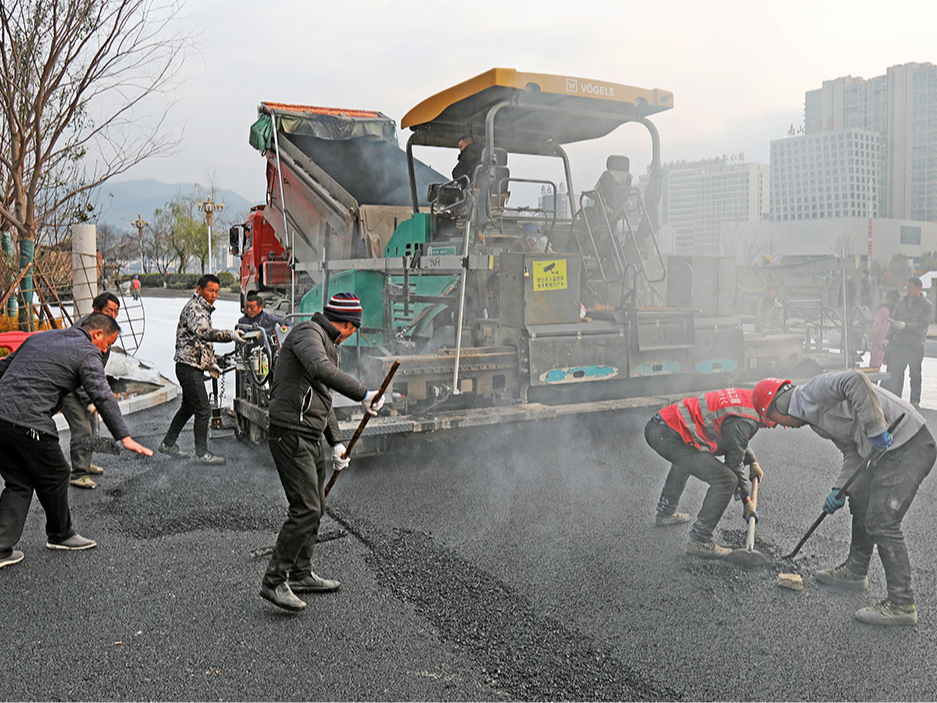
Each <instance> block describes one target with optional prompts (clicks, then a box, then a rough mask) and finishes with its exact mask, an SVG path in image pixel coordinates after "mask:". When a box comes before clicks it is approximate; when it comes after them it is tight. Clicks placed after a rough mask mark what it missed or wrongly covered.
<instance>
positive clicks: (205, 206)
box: [199, 195, 224, 273]
mask: <svg viewBox="0 0 937 703" xmlns="http://www.w3.org/2000/svg"><path fill="white" fill-rule="evenodd" d="M223 207H224V203H213V202H212V201H211V196H210V195H209V196H208V197H207V198H206V199H205V202H204V203H201V204H200V205H199V209H200V210H201V211H202V212H204V213H205V219H207V220H208V273H214V271H212V262H211V218H212V215H214V214H215V213H216V212H217V211H219V210H221V209H222V208H223Z"/></svg>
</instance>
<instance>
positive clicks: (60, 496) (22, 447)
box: [0, 313, 153, 567]
mask: <svg viewBox="0 0 937 703" xmlns="http://www.w3.org/2000/svg"><path fill="white" fill-rule="evenodd" d="M119 330H120V328H119V327H118V325H117V322H116V321H115V320H114V319H113V318H112V317H109V316H107V315H104V314H101V313H93V314H91V315H89V316H88V317H87V318H86V319H85V320H84V321H83V322H82V323H81V325H80V326H79V327H71V328H69V329H67V330H50V331H48V332H40V333H39V334H34V335H32V336H31V337H29V338H27V339H26V341H24V342H23V344H22V345H21V346H20V347H19V349H17V350H16V351H15V352H13V353H12V354H10V355H9V356H7V357H5V358H4V359H3V360H2V361H0V476H2V477H3V484H4V485H3V493H2V494H0V567H4V566H9V565H11V564H16V563H18V562H20V561H22V559H23V552H21V551H16V550H14V549H13V547H14V546H16V543H17V542H18V541H19V539H20V536H21V535H22V533H23V526H24V524H25V523H26V515H27V514H28V512H29V505H30V503H31V502H32V496H33V492H35V493H36V495H37V496H38V498H39V502H40V503H41V504H42V507H43V510H45V513H46V534H47V536H48V539H47V542H46V546H47V547H48V548H49V549H66V550H73V551H74V550H82V549H90V548H91V547H94V546H96V544H97V543H96V542H94V541H93V540H90V539H86V538H85V537H82V536H81V535H79V534H78V533H77V532H76V531H75V529H74V527H72V520H71V513H70V512H69V508H68V474H69V467H68V462H67V461H65V455H64V454H63V453H62V449H61V447H60V446H59V438H58V432H57V431H56V428H55V422H54V421H53V420H52V416H53V415H55V413H57V412H58V411H59V410H60V409H61V407H62V402H63V399H64V398H65V396H66V395H68V394H69V393H72V392H74V391H75V389H77V388H78V387H79V386H82V387H83V388H84V389H85V391H86V392H87V393H88V395H89V396H90V397H91V400H92V401H93V402H94V404H95V406H96V407H97V409H98V412H99V413H100V414H101V417H102V418H103V419H104V423H105V424H106V425H107V427H108V429H109V430H110V431H111V434H113V435H114V437H115V438H116V439H118V440H120V442H121V444H123V446H124V448H125V449H130V450H132V451H135V452H138V453H140V454H145V455H146V456H151V455H152V454H153V452H152V451H151V450H149V449H147V448H146V447H144V446H142V445H141V444H138V443H137V442H135V441H134V440H133V439H132V438H131V437H130V432H129V430H128V429H127V425H126V424H125V423H124V420H123V417H121V414H120V408H119V407H118V406H117V400H116V399H115V398H114V394H113V393H112V392H111V388H110V386H108V385H107V378H106V377H105V376H104V365H103V363H102V360H103V356H104V354H105V353H106V352H107V351H108V349H110V346H111V344H113V343H114V341H115V340H116V339H117V334H118V332H119Z"/></svg>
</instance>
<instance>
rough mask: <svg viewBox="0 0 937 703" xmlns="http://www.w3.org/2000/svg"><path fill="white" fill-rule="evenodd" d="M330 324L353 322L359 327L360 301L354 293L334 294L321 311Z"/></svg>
mask: <svg viewBox="0 0 937 703" xmlns="http://www.w3.org/2000/svg"><path fill="white" fill-rule="evenodd" d="M322 312H323V314H324V315H325V316H326V317H327V318H328V319H330V320H331V321H332V322H353V323H355V326H356V327H361V314H362V310H361V301H360V300H358V296H357V295H355V294H354V293H336V294H335V295H333V296H332V297H331V298H329V302H327V303H326V304H325V307H324V308H323V309H322Z"/></svg>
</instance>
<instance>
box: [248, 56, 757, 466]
mask: <svg viewBox="0 0 937 703" xmlns="http://www.w3.org/2000/svg"><path fill="white" fill-rule="evenodd" d="M672 107H673V95H672V94H671V93H670V92H668V91H665V90H660V89H642V88H636V87H631V86H627V85H622V84H617V83H610V82H606V81H599V80H591V79H583V78H579V77H573V76H561V75H548V74H537V73H525V72H520V71H517V70H514V69H506V68H495V69H492V70H490V71H487V72H486V73H483V74H481V75H478V76H475V77H474V78H471V79H469V80H467V81H465V82H463V83H460V84H458V85H455V86H453V87H450V88H448V89H446V90H443V91H442V92H440V93H437V94H435V95H433V96H431V97H430V98H427V99H426V100H424V101H422V102H421V103H419V104H418V105H417V106H415V107H414V108H413V109H411V110H410V111H409V112H408V113H407V114H406V115H405V116H404V117H403V119H402V120H401V128H402V129H405V130H409V132H410V135H409V138H408V141H407V143H406V145H405V146H404V147H401V146H400V145H399V143H398V139H397V129H396V124H395V122H394V120H393V119H391V118H389V117H387V116H386V115H384V114H383V113H380V112H376V111H369V110H345V109H333V108H321V107H312V106H299V105H286V104H280V103H268V102H265V103H262V104H261V105H260V106H259V108H258V118H257V120H256V122H255V123H254V124H253V126H252V128H251V137H250V141H251V144H252V146H253V147H254V148H255V149H257V150H258V151H259V152H261V153H262V154H263V156H264V157H265V161H266V174H267V192H266V202H265V203H264V204H263V205H262V206H258V207H256V208H254V209H253V210H252V211H251V213H250V215H249V217H248V219H247V221H246V222H245V223H244V224H243V225H239V226H237V227H235V228H232V230H231V233H230V236H231V248H232V252H233V253H236V254H238V255H240V256H241V285H242V295H244V296H246V295H247V294H249V293H250V292H252V291H256V292H258V293H259V294H261V295H262V296H263V297H265V298H266V299H267V302H266V305H267V309H273V310H276V311H278V312H279V313H280V314H287V315H291V316H292V317H293V318H294V319H308V317H309V316H311V315H312V314H313V313H315V312H317V311H321V310H322V305H323V302H324V301H327V300H328V298H329V297H330V296H331V295H333V294H335V293H337V292H351V293H355V294H356V295H357V296H358V297H359V298H360V299H361V304H362V308H363V310H364V315H363V323H362V326H361V328H360V329H359V330H358V332H357V334H355V335H354V336H353V337H352V338H351V339H350V340H348V341H346V342H345V343H344V344H343V345H342V347H341V354H342V366H343V368H344V369H345V370H346V371H348V372H349V373H352V374H354V375H355V376H357V377H358V378H360V379H361V380H362V382H363V383H365V384H366V385H368V386H369V387H377V386H378V385H379V384H380V383H381V380H382V379H383V378H384V377H385V374H386V373H387V371H388V369H389V368H390V366H391V365H392V364H393V362H394V361H396V360H399V361H400V366H399V370H398V371H397V373H396V376H395V377H394V380H393V384H392V400H391V402H389V403H388V404H387V408H388V410H386V411H384V413H383V414H382V415H381V416H379V417H377V418H375V419H374V420H373V421H372V422H371V423H370V424H369V425H368V428H367V431H366V433H365V434H364V435H363V437H362V439H361V440H360V442H359V445H358V447H357V448H356V454H358V453H376V452H384V451H393V450H395V449H396V448H397V447H401V446H413V443H414V441H417V440H421V439H425V440H432V439H434V438H436V437H438V436H440V435H442V434H445V433H448V432H455V431H479V429H480V428H482V427H484V426H499V427H506V426H509V425H510V424H511V423H514V422H524V421H530V420H538V419H544V418H553V417H558V416H561V415H567V414H578V413H589V412H600V411H607V410H614V409H616V408H623V407H628V406H629V405H633V404H634V403H635V402H636V401H635V399H636V398H640V397H642V396H647V395H648V394H655V395H659V394H664V393H674V392H679V393H686V392H692V391H694V390H703V389H711V388H716V387H720V386H725V385H729V384H731V383H732V381H733V380H734V377H735V374H736V373H737V372H738V370H739V369H740V365H741V364H742V361H743V358H744V349H743V346H744V345H743V336H742V331H741V325H740V320H739V318H738V317H737V316H735V314H734V308H733V305H734V298H733V297H732V295H734V290H735V279H734V277H733V276H734V271H735V267H734V262H733V265H732V266H728V265H723V264H722V263H720V262H719V261H718V260H707V259H705V258H695V257H671V260H670V262H668V264H665V261H664V258H663V256H662V255H661V252H660V249H659V246H658V242H657V232H658V227H659V215H658V204H659V202H660V193H661V182H662V171H661V158H660V138H659V134H658V131H657V129H656V127H655V125H654V124H653V122H651V120H650V118H651V117H652V116H653V115H656V114H658V113H661V112H664V111H666V110H669V109H671V108H672ZM619 128H622V129H631V130H638V132H640V133H641V134H643V135H644V137H643V139H644V140H646V141H648V142H649V153H650V164H649V165H648V167H647V177H646V183H645V184H644V185H643V187H639V186H638V183H637V182H636V181H635V179H634V178H633V176H632V175H631V173H630V170H629V169H630V163H629V159H628V158H627V157H626V156H625V155H623V154H616V153H611V154H609V156H608V158H607V159H606V172H605V173H603V174H602V177H601V178H600V179H599V182H598V183H597V184H596V186H595V187H594V188H589V189H586V190H582V191H577V190H576V188H575V187H574V184H573V166H572V164H571V160H570V157H569V154H568V149H570V145H579V144H581V143H588V142H591V141H593V140H600V139H601V140H603V141H602V144H603V145H604V144H605V143H606V141H607V140H605V138H606V137H608V135H611V134H612V133H617V132H618V130H619ZM466 137H468V138H470V140H472V141H474V142H476V143H477V144H478V145H480V146H481V149H479V150H478V153H479V154H480V156H479V158H478V163H477V164H474V165H473V168H472V170H471V171H470V172H469V175H462V176H460V177H459V178H452V177H450V176H447V175H444V174H442V173H440V172H439V171H437V170H435V169H433V168H431V167H430V166H429V165H427V163H425V162H424V161H422V160H420V159H419V158H417V156H416V155H415V152H416V151H418V150H419V152H420V154H422V153H423V152H424V151H427V153H431V150H439V149H444V150H449V151H448V152H447V153H448V154H450V155H451V156H450V159H451V162H452V163H455V162H456V157H457V155H458V151H457V149H458V148H459V146H458V145H459V143H460V141H464V139H465V138H466ZM427 161H429V159H427ZM532 193H533V194H534V196H532V195H531V194H532ZM668 277H669V278H670V279H671V280H673V279H676V281H677V283H676V284H672V285H666V284H667V280H668ZM261 337H262V338H261ZM275 354H276V340H270V339H267V338H266V336H265V335H256V336H255V339H254V341H253V342H252V343H251V344H248V345H245V347H244V348H243V349H241V350H240V351H239V354H238V356H237V365H238V369H237V373H238V379H239V380H238V384H237V388H238V390H237V397H236V399H235V402H234V409H235V413H236V416H237V422H238V431H239V433H240V434H242V435H245V436H248V437H250V438H251V439H254V440H258V439H260V438H261V437H262V436H263V434H264V432H265V431H266V427H267V418H266V409H265V405H266V393H267V387H268V384H269V375H270V371H271V369H272V367H273V365H274V364H275ZM355 405H357V404H355ZM336 407H337V410H338V411H339V412H344V410H343V408H344V407H346V406H343V405H342V404H341V403H338V404H337V406H336ZM347 407H348V408H349V409H350V408H351V407H353V406H350V405H349V406H347ZM357 407H358V409H359V410H360V406H357ZM342 417H344V420H343V421H344V422H346V423H348V425H347V426H348V427H349V428H353V427H354V425H355V421H356V418H355V417H353V416H350V415H343V416H342Z"/></svg>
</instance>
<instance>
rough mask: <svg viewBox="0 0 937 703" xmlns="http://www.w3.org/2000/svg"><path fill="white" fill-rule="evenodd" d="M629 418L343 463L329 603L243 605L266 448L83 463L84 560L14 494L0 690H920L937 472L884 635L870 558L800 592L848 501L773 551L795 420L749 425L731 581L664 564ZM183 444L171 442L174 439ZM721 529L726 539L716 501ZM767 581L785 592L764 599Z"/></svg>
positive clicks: (806, 449)
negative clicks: (901, 616) (747, 553)
mask: <svg viewBox="0 0 937 703" xmlns="http://www.w3.org/2000/svg"><path fill="white" fill-rule="evenodd" d="M216 322H218V323H219V326H221V321H220V320H216ZM177 403H178V401H176V402H173V403H170V404H167V405H165V406H161V407H158V408H154V409H152V410H147V411H145V412H141V413H136V414H134V415H131V416H130V418H129V421H130V425H131V428H132V431H133V433H134V436H135V437H137V438H138V439H140V440H141V441H143V442H144V443H145V444H148V445H149V446H151V447H155V446H156V445H157V444H158V442H159V439H160V438H161V436H162V434H163V432H164V431H165V428H166V426H167V425H168V422H169V418H170V417H171V415H172V413H173V412H174V410H175V408H176V406H177ZM925 414H926V416H927V418H928V420H929V422H931V423H933V422H934V420H935V417H937V416H935V414H934V413H931V412H930V411H925ZM646 419H647V413H635V412H631V413H620V414H617V415H610V416H603V417H593V418H590V419H589V420H588V421H566V422H562V423H549V424H544V425H539V426H528V427H525V428H522V429H520V430H518V431H514V432H512V433H510V434H505V435H502V434H495V433H490V434H489V435H487V436H485V437H475V438H473V439H471V440H462V441H442V442H439V443H438V445H436V446H433V447H431V448H430V449H428V450H423V451H421V452H419V453H417V454H411V455H401V456H396V457H390V458H382V459H375V460H358V461H355V460H353V461H352V464H351V467H350V468H349V469H348V470H347V472H346V473H345V474H344V475H343V476H342V477H341V479H340V480H339V481H338V483H337V484H336V487H335V490H334V491H333V493H332V495H331V496H330V500H329V506H328V509H329V516H328V518H327V519H326V521H325V523H324V524H323V529H322V535H321V536H322V537H323V538H324V539H326V540H327V541H323V542H322V543H321V544H320V545H319V546H318V548H317V552H316V558H315V564H316V569H317V571H319V572H320V573H321V574H322V575H324V576H328V577H334V578H339V579H341V580H342V582H343V586H342V589H341V591H339V592H338V593H335V594H328V595H322V596H316V597H310V599H309V600H310V607H309V608H308V609H307V611H306V612H304V613H302V614H300V615H290V614H288V613H285V612H282V611H279V610H277V609H275V608H273V607H272V606H270V605H269V604H267V603H266V602H265V601H263V600H262V599H261V598H260V597H259V596H258V595H257V590H258V587H259V584H260V578H261V575H262V572H263V568H264V564H265V560H266V556H265V554H266V551H267V550H268V549H269V548H270V546H271V545H272V544H273V540H274V537H275V535H276V532H277V529H278V527H279V524H280V522H281V520H282V519H283V517H284V513H285V499H284V498H283V495H282V491H281V489H280V486H279V482H278V480H277V477H276V472H275V469H274V467H273V463H272V461H271V459H270V456H269V453H268V451H267V450H266V448H265V447H262V446H261V447H256V448H255V447H249V446H245V445H243V444H239V443H238V442H237V441H236V440H234V439H233V438H224V439H214V440H212V450H213V451H217V452H218V453H221V454H224V455H226V456H227V457H229V463H228V464H227V465H226V466H223V467H201V466H198V465H195V464H191V463H187V462H173V461H171V460H169V459H167V458H165V457H161V456H157V457H155V458H153V459H145V458H142V457H137V456H135V455H134V456H130V455H127V454H124V455H121V456H120V457H104V456H102V457H100V463H101V464H103V465H104V466H106V467H107V470H106V472H105V474H104V476H103V477H102V478H101V479H100V482H99V483H100V487H99V488H98V489H97V490H95V491H78V490H76V489H73V490H72V493H71V499H72V507H73V513H74V520H75V524H76V526H77V527H78V528H79V529H80V531H81V532H82V533H83V534H85V535H86V536H90V537H93V538H95V539H97V540H99V542H100V546H99V547H98V548H97V549H94V550H90V551H88V552H82V553H63V552H56V551H51V550H47V549H46V548H45V546H44V545H45V540H44V531H43V524H44V521H43V515H42V511H41V510H40V509H39V507H38V505H34V506H33V510H32V511H31V513H30V517H29V520H28V522H27V526H26V531H25V533H24V535H23V539H22V541H21V543H20V548H22V549H23V550H24V551H25V553H26V559H25V561H23V562H22V563H21V564H19V565H16V566H13V567H10V568H5V569H2V570H0V623H2V632H3V637H2V638H0V656H2V660H3V662H4V667H3V672H4V673H3V675H2V676H0V698H2V699H5V700H19V699H24V700H26V699H28V700H38V699H43V700H46V699H52V700H103V699H108V700H117V699H121V700H268V699H269V700H285V699H291V700H298V699H308V700H542V699H551V700H553V699H567V700H570V699H572V700H637V699H652V700H669V699H683V700H933V698H934V691H935V690H937V673H935V667H934V666H933V660H934V656H935V653H937V570H935V567H937V545H935V543H934V540H933V539H932V537H931V536H932V535H933V534H935V533H937V511H935V510H934V508H935V492H937V479H935V478H930V479H928V480H927V481H925V483H924V484H923V486H922V489H921V491H920V493H919V496H918V498H917V500H916V502H915V504H914V506H913V507H912V509H911V511H910V513H909V515H908V517H907V519H906V521H905V532H906V535H907V537H908V542H909V546H910V550H911V554H912V561H913V564H914V577H915V581H914V586H915V590H916V594H917V601H918V607H919V610H920V622H919V624H918V626H917V627H916V628H900V629H896V631H882V630H880V629H876V628H872V627H869V626H864V625H862V624H860V623H857V622H855V621H854V620H853V617H852V615H853V613H854V612H855V610H857V609H858V608H860V607H863V606H865V605H868V604H870V603H872V602H874V601H875V600H878V599H879V598H882V597H883V596H884V577H883V574H882V570H881V566H880V564H879V563H878V561H877V560H874V561H873V568H872V571H871V574H870V582H871V588H870V592H869V593H858V594H846V595H843V594H840V593H837V592H835V591H831V590H828V589H826V588H825V587H823V586H820V585H819V584H817V583H816V582H815V581H814V580H813V578H812V577H811V573H812V571H813V570H814V569H817V568H822V567H825V566H828V565H833V564H837V563H839V562H840V561H842V559H843V558H844V556H845V552H846V544H847V539H848V523H849V520H848V517H847V516H846V515H845V514H844V513H845V511H842V512H841V513H838V514H837V515H835V516H833V517H831V518H829V519H828V520H826V521H825V522H824V524H823V525H822V526H821V527H820V529H819V530H818V531H817V533H816V534H815V535H814V536H813V538H811V540H810V541H809V542H808V543H807V545H806V546H805V547H804V549H803V551H802V553H801V555H800V556H799V557H798V558H797V559H796V560H795V561H794V562H793V563H792V564H784V563H782V562H781V561H780V560H779V558H778V555H780V554H783V553H786V552H787V551H789V550H790V549H791V548H792V547H793V546H794V544H796V542H797V540H798V539H799V538H800V536H801V535H802V534H803V532H804V531H805V530H806V528H807V527H808V526H809V525H810V523H811V522H812V521H813V520H814V519H815V518H816V516H817V515H818V514H819V511H820V508H821V505H822V501H823V499H824V497H825V496H826V494H827V492H828V490H829V487H830V485H831V481H832V480H833V477H834V476H835V475H836V472H837V468H838V457H837V452H836V450H835V448H834V447H833V445H832V444H831V443H829V442H824V441H823V440H820V439H819V438H818V437H816V436H815V435H814V434H813V433H812V432H811V431H810V430H808V429H800V430H781V429H778V430H770V431H762V432H760V433H759V434H758V435H757V436H756V438H755V440H754V444H753V446H754V448H755V451H756V452H757V453H758V455H759V458H760V459H761V462H762V465H763V466H764V468H765V470H766V473H767V476H766V480H765V482H764V484H763V488H762V492H761V496H760V511H761V513H762V516H763V519H762V521H761V523H760V524H759V526H758V528H757V531H756V546H757V548H758V549H760V550H762V551H763V552H765V553H766V554H768V555H769V556H771V557H772V559H773V562H772V564H771V567H770V568H768V569H765V570H761V571H755V572H747V571H743V570H739V569H737V568H734V567H732V566H730V565H728V564H725V563H710V562H704V561H699V560H693V559H690V558H688V557H686V556H685V555H684V554H683V550H684V547H685V544H686V538H687V529H686V526H678V527H672V528H657V527H655V526H654V523H653V514H654V512H653V510H654V505H655V503H656V499H657V496H658V494H659V492H660V488H661V485H662V482H663V479H664V475H665V471H666V467H665V465H664V463H663V461H662V460H661V459H660V458H658V457H657V456H656V455H655V454H654V453H653V452H652V451H651V450H650V449H649V448H648V447H647V446H646V444H645V443H644V439H643V435H642V428H643V425H644V423H645V421H646ZM66 438H67V435H63V443H64V441H65V440H66ZM180 444H181V446H182V448H183V449H185V450H187V451H191V450H192V436H191V431H190V430H189V429H187V431H186V432H185V433H184V434H183V436H182V438H181V442H180ZM702 495H703V491H702V487H701V484H700V483H699V482H697V481H695V480H691V482H690V485H689V487H688V490H687V492H686V494H685V497H684V500H683V505H682V507H683V508H684V509H686V510H689V511H691V512H694V513H695V512H696V511H697V510H698V509H699V506H700V502H701V499H702ZM717 538H718V539H719V540H720V541H721V542H722V543H725V544H728V545H730V546H734V547H737V546H741V545H742V543H743V540H744V523H743V522H742V519H741V508H740V507H739V506H738V505H737V504H735V503H733V504H732V505H731V506H730V508H729V511H728V512H727V513H726V516H725V517H724V518H723V520H722V522H721V523H720V526H719V529H718V530H717ZM781 571H789V572H795V573H799V574H802V575H803V577H804V581H805V584H806V590H805V591H803V592H801V593H796V592H792V591H788V590H784V589H780V588H778V587H777V586H776V585H775V581H776V578H777V574H778V573H779V572H781Z"/></svg>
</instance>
